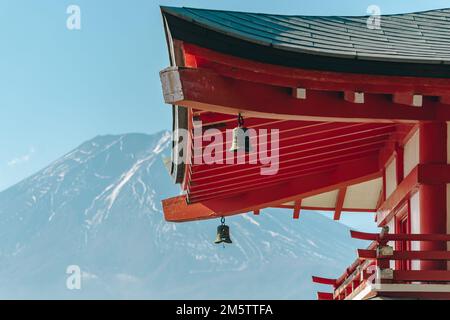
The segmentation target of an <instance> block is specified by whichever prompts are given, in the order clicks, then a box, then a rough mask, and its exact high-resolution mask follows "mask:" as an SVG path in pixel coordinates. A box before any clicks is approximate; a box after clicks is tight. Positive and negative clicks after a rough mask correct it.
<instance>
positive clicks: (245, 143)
mask: <svg viewBox="0 0 450 320" xmlns="http://www.w3.org/2000/svg"><path fill="white" fill-rule="evenodd" d="M240 150H244V151H245V153H250V152H251V151H252V147H251V145H250V135H249V134H248V129H247V128H245V127H244V118H243V117H242V115H241V114H239V116H238V127H237V128H234V129H233V144H232V145H231V149H230V152H238V151H240Z"/></svg>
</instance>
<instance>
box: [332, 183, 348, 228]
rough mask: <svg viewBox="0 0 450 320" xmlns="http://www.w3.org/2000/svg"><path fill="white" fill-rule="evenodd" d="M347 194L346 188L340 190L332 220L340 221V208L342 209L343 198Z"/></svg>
mask: <svg viewBox="0 0 450 320" xmlns="http://www.w3.org/2000/svg"><path fill="white" fill-rule="evenodd" d="M346 194H347V187H344V188H341V189H340V190H339V193H338V195H337V199H336V211H335V212H334V220H335V221H339V220H341V214H342V208H343V207H344V201H345V196H346Z"/></svg>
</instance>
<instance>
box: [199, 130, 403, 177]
mask: <svg viewBox="0 0 450 320" xmlns="http://www.w3.org/2000/svg"><path fill="white" fill-rule="evenodd" d="M355 129H357V130H355ZM394 131H395V127H393V126H388V127H380V126H379V125H378V126H376V127H359V126H358V127H356V128H355V127H354V125H353V127H350V128H348V127H345V128H343V127H342V126H339V127H338V128H336V129H333V131H332V132H327V133H324V132H321V131H319V132H318V131H317V130H313V132H312V133H310V134H307V135H304V136H303V135H301V136H299V137H296V138H294V139H290V140H289V141H287V140H280V141H279V148H278V149H274V151H277V150H278V152H279V154H281V155H283V154H289V153H292V152H297V151H298V152H304V151H308V150H314V149H317V148H320V147H323V146H338V145H342V144H348V143H349V142H354V143H355V144H357V143H367V142H374V141H380V142H381V141H387V140H388V139H389V135H390V134H392V133H393V132H394ZM229 147H230V146H227V147H224V148H223V149H224V150H228V148H229ZM256 152H257V151H256V150H255V151H254V152H250V153H249V156H254V155H257V153H256ZM231 157H233V159H234V157H235V154H229V153H228V152H226V153H225V154H224V158H225V159H224V162H225V163H226V160H228V159H231ZM195 159H200V160H201V158H198V157H197V158H194V160H195ZM202 163H203V161H202ZM236 166H239V167H240V169H243V168H245V165H238V164H230V165H225V164H224V165H220V164H216V165H214V166H212V165H207V164H195V163H194V164H193V166H192V174H193V177H197V176H202V175H204V176H209V175H210V173H211V172H212V171H215V170H220V168H221V167H224V168H226V169H228V170H231V169H233V170H234V169H235V168H234V167H236ZM247 167H251V166H247Z"/></svg>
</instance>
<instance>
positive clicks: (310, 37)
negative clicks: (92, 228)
mask: <svg viewBox="0 0 450 320" xmlns="http://www.w3.org/2000/svg"><path fill="white" fill-rule="evenodd" d="M162 15H163V21H164V26H165V31H166V38H167V44H168V48H169V56H170V62H171V66H170V67H169V68H167V69H165V70H163V71H162V72H161V81H162V85H163V92H164V99H165V102H166V103H168V104H170V105H172V106H173V126H174V133H177V132H179V131H180V130H184V131H186V132H188V133H189V135H188V136H187V137H184V139H183V138H178V139H174V146H173V147H174V152H173V156H172V161H171V162H170V163H169V166H170V171H171V174H172V176H173V179H174V180H175V182H176V183H178V184H180V185H181V187H182V190H183V191H184V192H183V195H181V196H178V197H174V198H171V199H166V200H164V201H163V209H164V214H165V218H166V220H167V221H172V222H188V221H194V220H204V219H218V218H224V217H227V216H231V215H237V214H242V213H248V212H253V213H254V214H256V215H258V214H260V212H262V210H263V209H264V208H269V207H275V208H285V209H290V210H292V211H293V217H294V219H299V218H300V216H301V211H302V210H321V211H332V212H334V219H335V220H339V219H340V217H341V213H342V212H360V213H364V212H372V213H375V215H376V223H377V224H378V226H379V227H381V228H382V230H383V231H382V232H381V233H380V234H368V233H360V232H352V233H351V236H352V237H354V238H359V239H365V240H371V241H372V244H371V245H370V246H369V247H368V248H367V249H364V250H359V251H358V257H357V259H356V261H355V262H354V263H353V264H352V265H351V266H350V267H349V268H347V270H345V272H344V273H343V274H342V275H341V276H340V277H338V278H336V279H326V278H321V277H313V281H314V282H316V283H320V284H324V285H329V286H330V290H329V291H328V292H326V293H325V292H320V293H318V298H319V299H323V300H365V299H374V298H413V299H450V264H449V263H448V262H449V261H450V250H449V247H448V243H449V241H450V235H449V234H450V187H449V186H450V165H449V163H450V147H449V146H450V141H449V139H448V137H449V133H450V127H449V126H448V122H449V121H450V9H442V10H434V11H427V12H419V13H410V14H399V15H386V16H380V17H378V18H379V19H380V20H379V26H376V27H370V25H369V24H368V23H369V22H368V21H369V19H370V17H367V16H366V17H341V16H323V17H321V16H285V15H272V14H257V13H243V12H231V11H215V10H201V9H190V8H172V7H163V8H162ZM238 119H239V120H240V121H242V122H239V126H241V125H243V123H245V127H246V129H254V130H259V129H265V130H266V131H270V132H272V130H278V131H277V132H278V134H277V135H276V136H275V138H274V136H271V137H270V139H269V136H270V135H271V134H269V133H267V134H266V137H265V138H264V139H263V137H261V136H251V137H250V138H249V139H250V142H249V143H250V145H251V146H252V149H251V150H247V152H246V154H245V155H244V157H248V158H249V157H250V156H251V155H252V154H253V155H258V152H260V147H261V145H262V144H263V143H266V144H267V140H270V143H269V144H270V146H271V149H272V150H271V151H272V152H274V151H276V152H275V153H276V154H277V155H278V156H277V158H276V159H275V160H274V161H275V164H276V167H277V171H276V172H272V174H263V173H262V169H264V168H265V167H266V166H267V164H264V163H261V162H258V161H256V162H253V163H249V162H248V161H246V162H237V163H236V161H234V162H230V163H228V161H216V162H212V163H205V162H202V161H198V160H202V153H203V152H205V150H206V149H207V148H209V147H208V144H205V143H204V141H206V140H208V138H205V137H204V135H205V133H206V132H207V131H208V130H210V129H214V130H215V131H214V132H215V133H217V132H219V133H222V134H223V136H224V137H225V136H227V137H229V135H230V133H231V134H233V129H235V128H236V126H237V123H238ZM244 121H245V122H244ZM194 132H200V133H201V134H203V138H202V137H200V143H199V141H198V139H199V138H198V136H196V135H195V134H194ZM175 136H176V135H175ZM202 139H203V140H202ZM210 141H212V139H210ZM202 142H203V143H202ZM232 144H233V141H232V139H231V140H230V139H222V140H220V139H219V140H217V139H216V140H215V147H220V148H219V149H215V150H216V152H217V150H223V154H222V155H223V157H224V159H226V160H228V159H231V160H234V159H235V157H237V155H236V154H235V153H233V152H230V149H231V148H232ZM274 146H276V150H273V149H274V148H273V147H274ZM272 164H274V163H272Z"/></svg>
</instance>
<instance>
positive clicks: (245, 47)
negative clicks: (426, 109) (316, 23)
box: [162, 7, 450, 78]
mask: <svg viewBox="0 0 450 320" xmlns="http://www.w3.org/2000/svg"><path fill="white" fill-rule="evenodd" d="M187 10H188V9H183V8H169V7H162V13H163V15H164V17H165V19H166V21H167V27H168V28H169V29H170V34H171V37H172V38H173V39H178V40H181V41H185V42H188V43H192V44H195V45H198V46H201V47H204V48H208V49H211V50H215V51H218V52H222V53H225V54H229V55H233V56H236V57H240V58H244V59H249V60H254V61H258V62H263V63H268V64H275V65H280V66H287V67H293V68H302V69H310V70H319V71H335V72H343V73H365V74H379V75H393V76H394V75H395V76H420V77H436V78H450V54H449V56H448V58H445V59H443V58H442V57H440V56H439V57H433V56H432V55H433V52H430V53H426V54H423V55H420V54H412V55H409V56H408V55H399V54H396V55H388V54H378V53H376V49H374V52H365V53H361V52H358V51H357V50H347V49H345V48H344V49H343V50H327V49H324V48H320V49H319V48H313V47H308V46H301V45H295V44H290V43H288V42H282V41H280V42H277V41H275V40H273V39H268V38H264V37H261V36H256V35H254V34H246V33H245V32H243V31H242V32H234V31H233V29H232V28H226V27H223V28H221V27H220V26H219V25H217V24H215V23H211V22H210V21H207V20H205V19H204V18H202V17H201V16H195V15H194V14H192V12H191V11H187ZM189 10H192V9H189ZM199 11H200V12H201V10H199ZM211 12H213V11H211ZM449 16H450V15H449ZM335 18H339V17H335ZM395 30H398V32H402V31H401V29H392V30H391V31H395ZM445 30H447V29H445ZM438 40H439V39H438ZM440 41H441V43H440V44H439V45H442V46H445V45H446V44H447V43H448V40H447V39H444V38H442V39H440ZM376 45H377V44H376V43H373V44H372V46H376ZM381 45H385V43H380V46H381Z"/></svg>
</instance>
